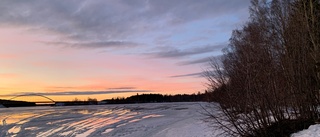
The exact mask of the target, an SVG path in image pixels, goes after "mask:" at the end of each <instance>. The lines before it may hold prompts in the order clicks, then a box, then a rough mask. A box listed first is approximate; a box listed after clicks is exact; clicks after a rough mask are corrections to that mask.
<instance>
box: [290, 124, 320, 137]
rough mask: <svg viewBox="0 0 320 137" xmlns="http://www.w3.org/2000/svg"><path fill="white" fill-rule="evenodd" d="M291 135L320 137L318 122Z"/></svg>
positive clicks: (293, 136) (292, 136)
mask: <svg viewBox="0 0 320 137" xmlns="http://www.w3.org/2000/svg"><path fill="white" fill-rule="evenodd" d="M291 137H320V124H316V125H311V126H310V127H309V128H308V129H305V130H302V131H299V132H297V133H294V134H292V135H291Z"/></svg>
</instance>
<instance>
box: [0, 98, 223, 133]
mask: <svg viewBox="0 0 320 137" xmlns="http://www.w3.org/2000/svg"><path fill="white" fill-rule="evenodd" d="M201 105H206V103H204V102H192V103H148V104H122V105H99V106H97V105H96V106H63V107H60V106H58V107H24V108H0V120H1V121H0V136H17V137H18V136H35V137H43V136H46V137H48V136H55V137H56V136H68V137H85V136H89V137H100V136H102V137H209V136H216V135H217V134H219V133H221V132H220V131H219V130H213V129H212V128H210V127H209V123H206V122H204V121H203V119H204V118H206V116H204V115H203V114H201V111H203V110H202V108H201Z"/></svg>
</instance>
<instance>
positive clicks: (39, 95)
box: [9, 94, 56, 103]
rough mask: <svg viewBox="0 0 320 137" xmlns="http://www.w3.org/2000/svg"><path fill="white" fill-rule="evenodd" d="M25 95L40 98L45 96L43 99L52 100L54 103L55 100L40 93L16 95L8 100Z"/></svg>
mask: <svg viewBox="0 0 320 137" xmlns="http://www.w3.org/2000/svg"><path fill="white" fill-rule="evenodd" d="M26 96H38V97H42V98H45V99H48V100H50V101H52V103H55V102H56V101H54V100H53V99H51V98H49V97H47V96H45V95H41V94H23V95H17V96H14V97H12V98H10V99H9V100H14V99H15V98H18V97H26Z"/></svg>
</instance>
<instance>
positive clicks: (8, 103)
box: [0, 99, 36, 107]
mask: <svg viewBox="0 0 320 137" xmlns="http://www.w3.org/2000/svg"><path fill="white" fill-rule="evenodd" d="M0 104H1V105H3V106H4V107H30V106H36V103H33V102H26V101H13V100H3V99H0Z"/></svg>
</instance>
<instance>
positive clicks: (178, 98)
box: [102, 92, 208, 104]
mask: <svg viewBox="0 0 320 137" xmlns="http://www.w3.org/2000/svg"><path fill="white" fill-rule="evenodd" d="M206 94H208V93H207V92H205V93H200V92H199V93H198V94H177V95H162V94H141V95H139V94H137V95H133V96H130V97H127V98H124V97H117V98H112V99H106V100H102V101H103V102H105V103H106V104H125V103H153V102H196V101H207V100H208V99H207V98H208V95H206Z"/></svg>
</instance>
